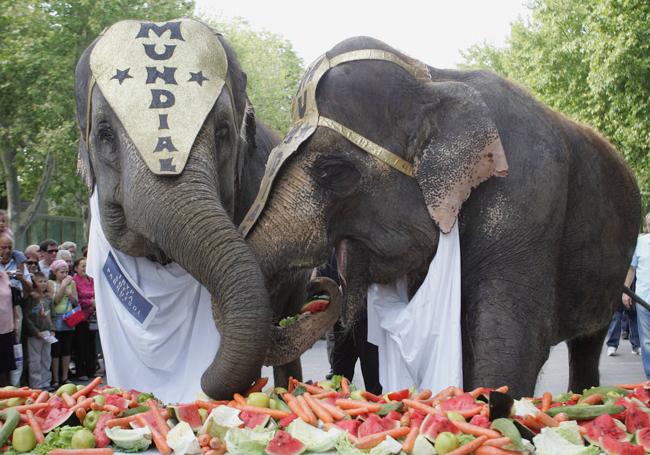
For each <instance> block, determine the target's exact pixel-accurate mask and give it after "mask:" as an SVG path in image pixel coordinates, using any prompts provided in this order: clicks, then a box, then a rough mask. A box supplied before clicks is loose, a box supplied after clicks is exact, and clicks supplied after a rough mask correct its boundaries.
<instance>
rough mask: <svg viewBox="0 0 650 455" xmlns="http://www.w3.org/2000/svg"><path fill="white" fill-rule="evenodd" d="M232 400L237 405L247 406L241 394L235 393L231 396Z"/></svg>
mask: <svg viewBox="0 0 650 455" xmlns="http://www.w3.org/2000/svg"><path fill="white" fill-rule="evenodd" d="M232 399H233V400H235V401H236V402H237V403H239V404H243V405H244V406H245V405H246V404H247V403H246V398H244V397H243V396H242V395H241V394H239V393H235V394H233V396H232Z"/></svg>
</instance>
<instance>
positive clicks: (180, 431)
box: [109, 422, 201, 455]
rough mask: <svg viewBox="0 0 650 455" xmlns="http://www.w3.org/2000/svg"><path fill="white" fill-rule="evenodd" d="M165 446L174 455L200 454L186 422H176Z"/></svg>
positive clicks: (196, 442) (196, 440) (190, 428)
mask: <svg viewBox="0 0 650 455" xmlns="http://www.w3.org/2000/svg"><path fill="white" fill-rule="evenodd" d="M109 437H110V436H109ZM167 445H168V446H169V447H170V448H171V449H172V450H173V451H174V454H178V455H184V454H186V453H187V454H193V453H201V446H199V441H198V439H196V436H194V431H192V427H191V426H190V424H189V423H187V422H178V424H176V425H175V426H174V428H172V429H171V430H169V432H168V433H167Z"/></svg>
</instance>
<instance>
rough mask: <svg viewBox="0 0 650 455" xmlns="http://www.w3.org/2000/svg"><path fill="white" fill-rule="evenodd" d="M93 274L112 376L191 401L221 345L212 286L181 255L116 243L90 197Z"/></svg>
mask: <svg viewBox="0 0 650 455" xmlns="http://www.w3.org/2000/svg"><path fill="white" fill-rule="evenodd" d="M90 207H91V214H92V219H91V225H90V239H89V247H88V264H87V269H88V274H89V275H90V276H92V277H94V279H95V302H96V305H97V322H98V327H99V333H100V336H101V341H102V349H103V353H104V362H105V365H106V379H107V382H108V384H110V385H113V386H117V387H123V388H126V389H131V388H133V389H136V390H140V391H142V392H153V393H154V394H155V395H156V396H157V397H158V398H160V399H161V400H162V401H163V402H167V403H169V402H187V401H192V400H194V399H195V398H196V394H197V392H199V391H200V390H201V387H200V379H201V375H202V374H203V372H204V371H205V369H206V368H207V366H208V365H209V364H210V362H211V361H212V360H213V358H214V356H215V354H216V352H217V348H218V347H219V333H218V332H217V329H216V327H215V325H214V321H213V318H212V309H211V302H210V300H211V299H210V293H209V292H208V291H207V290H206V289H205V288H204V287H203V286H202V285H201V284H200V283H199V282H198V281H196V279H194V278H193V277H192V276H191V275H190V274H189V273H187V272H186V271H185V270H184V269H183V268H182V267H180V266H179V265H178V264H176V263H172V264H168V265H165V266H163V265H160V264H158V263H156V262H153V261H150V260H149V259H146V258H142V257H132V256H127V255H125V254H123V253H121V252H119V251H116V250H114V249H113V248H112V247H111V246H110V244H109V243H108V241H107V240H106V237H105V236H104V233H103V231H102V228H101V223H100V213H99V208H98V202H97V189H95V191H94V193H93V196H92V198H91V200H90Z"/></svg>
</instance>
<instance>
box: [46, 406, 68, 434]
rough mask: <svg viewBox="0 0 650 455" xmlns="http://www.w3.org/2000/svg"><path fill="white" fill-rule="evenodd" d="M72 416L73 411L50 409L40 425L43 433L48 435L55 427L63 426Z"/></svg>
mask: <svg viewBox="0 0 650 455" xmlns="http://www.w3.org/2000/svg"><path fill="white" fill-rule="evenodd" d="M73 415H74V411H73V410H71V409H68V408H58V407H57V408H50V411H49V412H48V413H47V416H46V417H45V420H44V421H43V423H42V424H41V429H42V430H43V433H48V432H50V431H52V430H54V429H55V428H56V427H58V426H60V425H63V424H64V423H66V422H67V421H68V420H70V418H71V417H72V416H73Z"/></svg>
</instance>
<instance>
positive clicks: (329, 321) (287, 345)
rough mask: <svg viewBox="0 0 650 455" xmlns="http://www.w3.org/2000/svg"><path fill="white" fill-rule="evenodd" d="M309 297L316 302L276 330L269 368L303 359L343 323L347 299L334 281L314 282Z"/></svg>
mask: <svg viewBox="0 0 650 455" xmlns="http://www.w3.org/2000/svg"><path fill="white" fill-rule="evenodd" d="M308 295H311V296H316V298H315V299H311V300H309V301H308V302H307V303H306V304H305V306H304V307H303V310H302V311H301V313H300V314H298V315H296V316H292V317H290V318H285V319H283V320H282V321H280V324H279V325H274V326H273V327H272V329H271V344H270V346H271V348H270V349H269V352H268V353H267V355H266V359H265V360H264V364H265V365H268V366H276V365H284V364H286V363H289V362H291V361H293V360H295V359H297V358H299V357H300V355H302V353H303V352H305V351H306V350H308V349H309V348H311V347H312V346H313V344H314V343H315V342H316V341H318V340H319V339H320V337H321V336H322V334H323V333H324V332H325V331H326V330H327V329H328V328H330V327H332V326H333V325H334V323H335V322H336V321H337V320H338V319H339V316H340V314H341V306H342V303H341V302H342V300H343V296H342V294H341V291H340V290H339V287H338V286H337V284H336V283H335V282H334V281H332V280H330V279H329V278H324V277H319V278H315V279H313V280H312V281H311V282H310V283H309V286H308Z"/></svg>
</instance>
